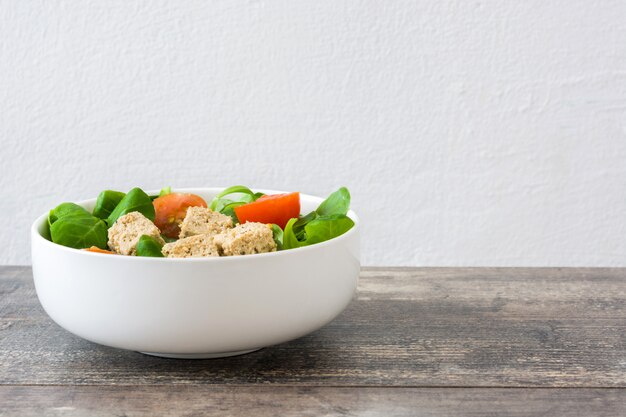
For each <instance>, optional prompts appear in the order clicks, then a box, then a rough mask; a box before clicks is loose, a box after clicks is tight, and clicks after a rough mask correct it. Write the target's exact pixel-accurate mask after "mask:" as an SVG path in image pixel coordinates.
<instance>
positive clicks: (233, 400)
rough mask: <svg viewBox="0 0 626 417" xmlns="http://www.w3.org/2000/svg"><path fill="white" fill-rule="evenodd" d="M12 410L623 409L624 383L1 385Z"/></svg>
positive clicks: (359, 412)
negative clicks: (518, 385) (560, 385)
mask: <svg viewBox="0 0 626 417" xmlns="http://www.w3.org/2000/svg"><path fill="white" fill-rule="evenodd" d="M0 404H1V406H0V407H1V408H0V410H1V411H0V415H2V416H3V417H12V416H15V417H17V416H20V417H23V416H38V417H39V416H41V417H46V416H59V415H64V416H69V417H72V416H90V417H104V416H113V415H114V416H144V415H146V416H147V415H150V416H157V415H158V416H164V417H167V416H181V415H185V416H241V415H254V416H257V417H263V416H291V415H303V416H322V415H323V416H346V415H349V416H368V417H375V416H385V417H387V416H400V417H401V416H485V415H508V416H537V415H546V416H557V415H567V416H574V417H575V416H581V417H591V416H623V415H624V414H625V413H626V391H625V390H621V389H525V388H521V389H477V388H456V389H449V388H448V389H442V388H433V389H425V388H357V387H353V388H345V387H344V388H336V387H285V386H279V387H268V386H223V385H216V386H207V385H201V386H198V385H190V386H180V385H177V386H172V387H164V386H109V387H95V386H72V387H59V386H47V387H46V386H34V387H24V386H22V387H16V386H9V387H6V386H5V387H0Z"/></svg>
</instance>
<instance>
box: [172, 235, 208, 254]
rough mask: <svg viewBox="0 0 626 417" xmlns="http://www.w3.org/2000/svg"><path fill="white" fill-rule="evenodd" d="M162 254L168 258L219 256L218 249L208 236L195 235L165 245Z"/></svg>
mask: <svg viewBox="0 0 626 417" xmlns="http://www.w3.org/2000/svg"><path fill="white" fill-rule="evenodd" d="M162 252H163V255H165V256H166V257H168V258H197V257H202V256H219V251H218V247H217V245H216V244H215V242H214V241H213V236H210V235H195V236H190V237H186V238H183V239H179V240H177V241H176V242H172V243H166V244H165V246H163V251H162Z"/></svg>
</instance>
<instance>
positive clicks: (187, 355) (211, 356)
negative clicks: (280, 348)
mask: <svg viewBox="0 0 626 417" xmlns="http://www.w3.org/2000/svg"><path fill="white" fill-rule="evenodd" d="M260 349H262V348H256V349H250V350H239V351H235V352H219V353H158V352H139V353H143V354H144V355H150V356H158V357H160V358H170V359H217V358H227V357H229V356H237V355H245V354H246V353H251V352H256V351H257V350H260Z"/></svg>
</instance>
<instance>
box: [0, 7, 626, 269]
mask: <svg viewBox="0 0 626 417" xmlns="http://www.w3.org/2000/svg"><path fill="white" fill-rule="evenodd" d="M624 22H626V2H623V1H589V0H552V1H539V0H536V1H521V2H520V1H501V0H498V1H472V2H470V1H464V0H450V1H388V2H382V1H381V2H339V1H321V2H309V3H303V2H289V1H280V2H260V1H245V2H243V1H224V2H204V1H195V2H194V1H189V2H175V1H164V2H159V1H150V2H129V1H107V2H99V1H94V0H88V1H82V2H81V1H76V2H63V1H58V0H52V1H47V2H40V3H39V2H32V1H20V0H6V1H3V2H1V3H0V149H1V152H2V166H1V167H0V190H2V193H3V198H1V199H0V212H1V213H2V214H3V215H2V216H0V230H2V233H1V234H0V246H1V247H2V249H3V250H2V252H1V254H0V264H26V263H29V262H30V259H29V255H28V234H27V230H28V226H29V224H30V223H31V222H32V221H33V219H34V218H35V216H37V215H38V214H39V213H40V212H42V211H44V210H46V209H48V208H51V207H53V206H54V205H56V204H57V203H60V202H62V201H66V200H80V199H84V198H89V197H93V196H95V195H96V194H97V193H98V192H99V191H100V190H102V189H105V188H114V189H121V190H128V189H130V188H131V187H133V186H141V187H144V188H159V187H161V186H164V185H172V186H174V187H185V186H186V187H189V186H211V185H230V184H238V183H243V184H247V185H250V186H253V187H259V188H263V187H268V188H276V189H293V190H300V191H302V192H307V193H310V194H317V195H325V194H327V193H329V192H330V191H332V190H333V189H336V188H337V187H338V186H339V185H346V186H348V187H349V188H350V190H351V191H352V193H353V207H354V208H355V209H356V210H357V212H358V213H359V214H360V215H361V218H362V220H363V224H364V228H363V263H364V264H367V265H373V264H380V265H621V266H626V256H625V254H626V228H625V224H626V222H625V219H626V24H624Z"/></svg>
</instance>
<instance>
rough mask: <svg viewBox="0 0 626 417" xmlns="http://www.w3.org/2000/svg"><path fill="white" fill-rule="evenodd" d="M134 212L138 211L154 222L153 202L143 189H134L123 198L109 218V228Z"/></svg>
mask: <svg viewBox="0 0 626 417" xmlns="http://www.w3.org/2000/svg"><path fill="white" fill-rule="evenodd" d="M133 211H138V212H139V213H141V214H143V215H144V216H146V217H147V218H148V219H150V221H154V206H153V205H152V200H151V199H150V197H149V196H148V194H146V193H145V192H144V191H143V190H142V189H141V188H133V189H132V190H130V191H129V192H128V193H127V194H126V195H125V196H124V198H122V200H121V201H120V202H119V204H118V205H117V206H116V207H115V209H114V210H113V211H112V212H111V214H110V215H109V217H108V218H107V223H108V224H109V227H111V226H113V224H114V223H115V222H116V221H117V219H119V218H120V217H122V216H123V215H125V214H128V213H131V212H133Z"/></svg>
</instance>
